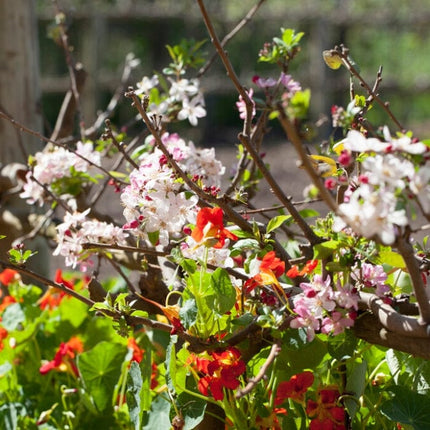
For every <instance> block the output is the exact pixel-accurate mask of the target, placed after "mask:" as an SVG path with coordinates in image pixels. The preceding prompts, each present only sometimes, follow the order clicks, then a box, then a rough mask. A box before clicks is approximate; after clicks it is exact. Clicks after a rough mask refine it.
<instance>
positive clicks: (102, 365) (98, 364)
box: [77, 341, 126, 412]
mask: <svg viewBox="0 0 430 430" xmlns="http://www.w3.org/2000/svg"><path fill="white" fill-rule="evenodd" d="M125 354H126V349H125V346H124V345H121V344H119V343H110V342H105V341H104V342H100V343H98V344H97V345H96V346H95V347H94V348H93V349H91V350H89V351H87V352H84V353H82V354H80V355H78V358H77V365H78V369H79V373H80V374H81V376H82V381H83V383H84V386H85V387H86V389H87V391H88V392H89V393H90V394H91V396H92V398H93V399H94V403H95V405H96V407H97V409H98V410H99V411H100V412H102V411H104V410H106V409H107V408H108V407H109V406H112V402H113V393H114V389H115V385H116V384H117V383H118V379H119V376H120V374H121V366H122V363H123V361H124V358H125Z"/></svg>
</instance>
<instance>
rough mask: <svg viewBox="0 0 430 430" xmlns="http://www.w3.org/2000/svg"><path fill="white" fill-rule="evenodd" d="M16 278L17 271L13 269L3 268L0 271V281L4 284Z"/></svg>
mask: <svg viewBox="0 0 430 430" xmlns="http://www.w3.org/2000/svg"><path fill="white" fill-rule="evenodd" d="M17 278H19V273H18V272H17V271H16V270H13V269H4V270H3V272H1V273H0V283H2V284H3V285H6V286H8V285H9V284H10V283H11V282H13V281H15V280H16V279H17Z"/></svg>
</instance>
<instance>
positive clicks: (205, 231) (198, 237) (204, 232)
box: [191, 207, 238, 248]
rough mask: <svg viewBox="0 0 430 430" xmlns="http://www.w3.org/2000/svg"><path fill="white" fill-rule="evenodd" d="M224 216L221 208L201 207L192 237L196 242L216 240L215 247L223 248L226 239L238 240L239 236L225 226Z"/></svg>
mask: <svg viewBox="0 0 430 430" xmlns="http://www.w3.org/2000/svg"><path fill="white" fill-rule="evenodd" d="M223 217H224V213H223V211H222V209H221V208H217V207H216V208H208V207H204V208H201V209H200V211H199V213H198V214H197V220H196V226H195V227H194V230H193V232H192V234H191V237H192V238H193V239H194V240H195V241H196V242H201V241H207V240H210V239H212V240H213V241H215V240H216V242H215V244H214V245H212V247H213V248H222V247H223V246H224V244H225V240H226V239H231V240H237V239H238V237H237V236H236V235H235V234H233V233H232V232H231V231H229V230H228V229H226V228H225V227H224V223H223Z"/></svg>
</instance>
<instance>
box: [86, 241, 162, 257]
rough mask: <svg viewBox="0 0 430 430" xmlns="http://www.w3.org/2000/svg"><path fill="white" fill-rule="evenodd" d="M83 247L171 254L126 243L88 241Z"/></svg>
mask: <svg viewBox="0 0 430 430" xmlns="http://www.w3.org/2000/svg"><path fill="white" fill-rule="evenodd" d="M82 248H83V249H110V250H117V251H125V252H136V253H138V254H147V255H154V256H156V257H167V256H168V255H169V253H168V252H164V251H155V250H154V249H151V248H138V247H134V246H124V245H109V244H106V243H95V242H86V243H83V244H82Z"/></svg>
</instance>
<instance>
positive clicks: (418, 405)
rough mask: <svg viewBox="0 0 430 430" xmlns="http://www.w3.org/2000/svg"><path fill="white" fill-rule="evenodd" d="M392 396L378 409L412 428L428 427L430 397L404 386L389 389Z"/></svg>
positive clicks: (393, 419)
mask: <svg viewBox="0 0 430 430" xmlns="http://www.w3.org/2000/svg"><path fill="white" fill-rule="evenodd" d="M389 391H391V392H392V393H394V397H393V398H392V399H390V400H388V401H386V402H384V403H383V404H382V405H381V408H380V411H381V413H383V414H384V415H385V416H387V417H388V418H389V419H390V420H392V421H394V422H399V423H401V424H405V425H410V426H412V428H413V429H414V430H427V429H429V428H430V397H429V396H425V395H423V394H418V393H415V392H414V391H411V390H409V389H407V388H405V387H401V386H395V387H391V388H390V389H389Z"/></svg>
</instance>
